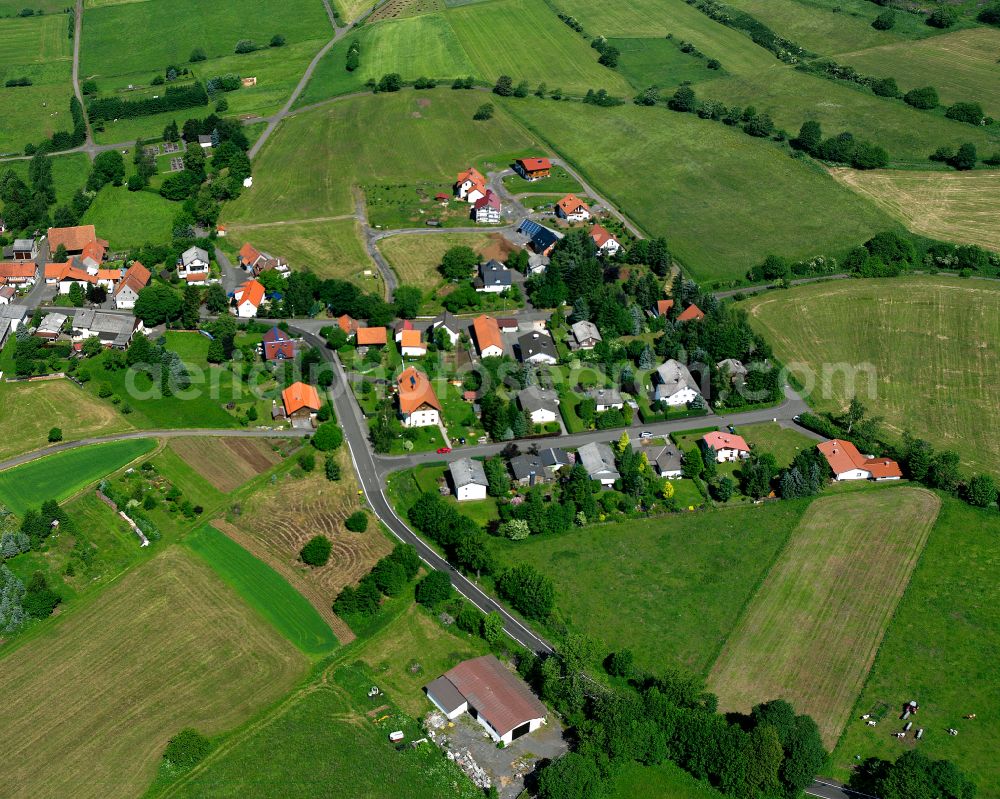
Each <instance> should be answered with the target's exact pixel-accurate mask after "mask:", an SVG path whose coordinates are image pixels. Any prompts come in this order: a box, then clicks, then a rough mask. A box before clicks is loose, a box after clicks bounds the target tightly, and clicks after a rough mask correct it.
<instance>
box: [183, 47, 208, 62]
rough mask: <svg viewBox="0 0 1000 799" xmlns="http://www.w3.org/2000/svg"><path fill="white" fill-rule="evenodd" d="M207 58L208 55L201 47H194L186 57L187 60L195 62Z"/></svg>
mask: <svg viewBox="0 0 1000 799" xmlns="http://www.w3.org/2000/svg"><path fill="white" fill-rule="evenodd" d="M207 58H208V56H207V55H206V54H205V50H204V49H203V48H201V47H196V48H194V50H192V51H191V56H190V58H188V61H189V62H190V63H192V64H195V63H197V62H198V61H204V60H205V59H207Z"/></svg>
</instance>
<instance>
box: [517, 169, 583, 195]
mask: <svg viewBox="0 0 1000 799" xmlns="http://www.w3.org/2000/svg"><path fill="white" fill-rule="evenodd" d="M503 185H504V186H506V187H507V188H508V189H509V190H510V191H511V193H512V194H524V193H527V192H530V193H532V194H535V193H549V194H569V193H571V192H572V193H573V194H577V195H582V194H583V187H582V186H581V185H580V181H578V180H577V179H576V178H575V177H573V176H572V175H571V174H570V173H569V172H567V171H566V170H565V169H564V168H563V167H561V166H559V165H558V164H556V165H554V166H553V167H552V174H551V175H549V176H548V177H547V178H542V179H541V180H525V179H524V178H522V177H521V176H520V175H518V174H516V173H515V174H513V175H507V177H505V178H504V179H503ZM529 199H530V198H529Z"/></svg>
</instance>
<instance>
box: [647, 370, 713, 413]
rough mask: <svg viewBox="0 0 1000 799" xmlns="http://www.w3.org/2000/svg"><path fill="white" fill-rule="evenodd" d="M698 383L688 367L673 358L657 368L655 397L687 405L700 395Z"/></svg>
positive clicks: (670, 402)
mask: <svg viewBox="0 0 1000 799" xmlns="http://www.w3.org/2000/svg"><path fill="white" fill-rule="evenodd" d="M700 393H701V392H700V391H699V389H698V384H697V383H696V382H695V379H694V377H693V376H692V375H691V372H690V371H689V370H688V368H687V367H686V366H685V365H684V364H682V363H681V362H680V361H676V360H674V359H673V358H671V359H670V360H668V361H666V362H665V363H663V364H662V365H661V366H660V367H659V368H658V369H657V370H656V390H655V391H654V393H653V397H654V398H655V399H656V400H657V401H658V402H665V403H667V405H671V406H673V407H677V406H680V405H687V404H688V403H689V402H692V401H693V400H694V398H695V397H697V396H699V395H700Z"/></svg>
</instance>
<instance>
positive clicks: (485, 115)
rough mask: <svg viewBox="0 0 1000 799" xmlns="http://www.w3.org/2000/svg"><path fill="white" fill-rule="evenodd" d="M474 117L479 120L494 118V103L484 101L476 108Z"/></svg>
mask: <svg viewBox="0 0 1000 799" xmlns="http://www.w3.org/2000/svg"><path fill="white" fill-rule="evenodd" d="M472 118H473V119H475V120H477V121H482V120H485V119H492V118H493V103H483V104H482V105H481V106H479V108H477V109H476V113H474V114H473V115H472Z"/></svg>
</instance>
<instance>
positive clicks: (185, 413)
mask: <svg viewBox="0 0 1000 799" xmlns="http://www.w3.org/2000/svg"><path fill="white" fill-rule="evenodd" d="M166 339H167V349H170V350H173V351H174V352H176V353H177V354H178V355H180V357H181V360H182V361H184V363H185V364H186V365H187V367H188V371H189V374H190V376H191V386H190V387H189V388H188V389H185V391H184V392H183V393H182V394H179V395H177V394H175V395H173V396H169V397H164V396H162V395H161V392H160V390H159V384H158V383H157V384H156V385H153V383H152V381H151V379H150V377H149V375H148V374H145V373H141V372H138V373H135V374H134V375H133V374H132V373H130V372H129V370H120V371H110V372H109V371H107V370H106V369H104V368H102V364H103V359H104V358H105V357H106V355H104V354H102V355H98V356H96V358H94V359H92V360H90V361H88V364H87V367H86V368H87V369H88V370H89V372H90V376H91V378H92V379H91V381H90V382H89V383H87V390H88V391H90V392H92V393H93V395H95V396H96V395H97V394H98V393H99V391H100V389H101V386H102V385H104V384H107V385H108V386H110V387H111V390H112V392H113V395H114V396H117V397H120V398H122V401H123V404H124V403H125V402H127V403H128V404H129V406H130V407H131V408H132V410H133V413H132V414H131V415H130V416H129V417H128V419H129V420H130V421H131V422H132V424H133V425H135V426H136V427H139V428H154V429H157V428H158V429H164V428H193V427H198V428H201V427H210V428H227V427H236V426H238V422H237V419H236V417H235V416H234V415H233V414H231V413H229V412H228V411H226V409H225V405H226V403H228V402H230V401H235V402H238V403H239V402H246V401H250V400H255V398H254V397H253V396H252V395H251V394H250V389H249V388H248V387H247V386H246V385H245V384H243V383H242V382H241V381H240V378H239V377H238V376H237V375H236V374H234V373H233V372H232V371H231V370H230V368H229V365H228V364H227V365H224V366H217V365H214V364H209V363H208V360H207V356H208V343H209V342H208V339H207V338H205V337H204V336H202V335H200V334H198V333H186V332H176V331H170V332H168V333H167V334H166Z"/></svg>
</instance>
